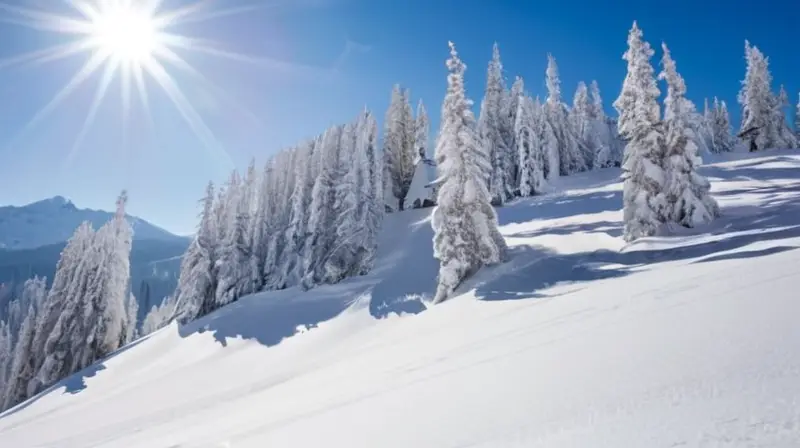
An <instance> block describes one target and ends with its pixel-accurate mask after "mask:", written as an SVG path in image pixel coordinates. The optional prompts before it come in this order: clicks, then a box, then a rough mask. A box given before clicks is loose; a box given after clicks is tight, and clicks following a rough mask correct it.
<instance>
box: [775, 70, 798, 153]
mask: <svg viewBox="0 0 800 448" xmlns="http://www.w3.org/2000/svg"><path fill="white" fill-rule="evenodd" d="M775 101H776V103H777V104H776V106H775V109H774V115H775V117H774V119H773V120H774V121H775V123H776V126H777V127H778V134H779V135H780V142H781V143H780V146H779V147H780V148H784V149H794V148H797V147H798V139H797V136H796V135H795V133H794V132H793V131H792V128H790V127H789V119H788V118H789V117H788V113H787V112H788V109H789V106H790V104H789V95H788V94H787V93H786V89H785V88H784V87H783V85H781V87H780V89H779V90H778V96H777V97H776V98H775Z"/></svg>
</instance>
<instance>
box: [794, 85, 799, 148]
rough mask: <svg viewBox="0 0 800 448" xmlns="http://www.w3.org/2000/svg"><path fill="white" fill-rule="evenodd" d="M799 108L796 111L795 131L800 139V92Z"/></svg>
mask: <svg viewBox="0 0 800 448" xmlns="http://www.w3.org/2000/svg"><path fill="white" fill-rule="evenodd" d="M797 98H798V100H797V108H796V109H795V112H794V132H795V134H797V138H798V139H800V94H798V95H797Z"/></svg>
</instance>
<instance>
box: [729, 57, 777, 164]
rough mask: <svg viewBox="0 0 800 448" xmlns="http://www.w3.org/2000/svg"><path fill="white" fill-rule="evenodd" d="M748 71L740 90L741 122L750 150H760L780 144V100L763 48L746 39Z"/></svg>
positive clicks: (741, 131) (741, 130) (742, 131)
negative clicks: (772, 88)
mask: <svg viewBox="0 0 800 448" xmlns="http://www.w3.org/2000/svg"><path fill="white" fill-rule="evenodd" d="M744 47H745V48H744V49H745V58H746V59H747V71H746V73H745V78H744V81H742V89H741V90H740V91H739V96H738V100H739V104H741V105H742V124H741V128H740V133H744V134H746V137H745V140H746V142H747V144H748V146H749V148H750V151H760V150H764V149H769V148H776V147H779V146H781V143H782V142H781V141H780V127H779V126H778V124H777V123H775V121H776V120H775V117H776V114H775V108H776V104H777V101H776V100H775V97H774V96H773V94H772V92H771V90H770V89H771V84H772V75H771V74H770V72H769V61H768V59H767V58H766V57H765V56H764V54H763V53H761V51H760V50H759V49H758V48H757V47H756V46H753V45H750V42H748V41H745V43H744Z"/></svg>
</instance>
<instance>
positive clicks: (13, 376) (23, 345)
mask: <svg viewBox="0 0 800 448" xmlns="http://www.w3.org/2000/svg"><path fill="white" fill-rule="evenodd" d="M46 297H47V280H46V279H44V278H40V277H35V278H33V279H30V280H27V281H26V282H25V284H24V285H23V287H22V296H21V297H20V299H19V301H20V304H21V305H22V306H23V309H24V310H25V311H24V319H23V321H22V325H21V326H20V329H19V333H18V334H17V335H16V337H15V338H14V339H15V341H14V350H13V353H11V355H12V356H11V358H10V359H9V361H10V363H9V364H10V365H9V370H8V373H7V378H8V382H7V383H6V386H5V388H0V389H5V393H4V396H3V397H2V398H3V399H4V400H3V403H2V406H1V407H0V409H8V408H10V407H11V406H14V405H16V404H17V403H20V402H22V401H23V400H25V399H26V398H28V397H30V396H31V395H30V392H29V390H28V383H29V382H30V381H31V380H32V379H33V378H34V376H35V375H36V367H37V365H38V364H41V361H39V359H38V358H39V357H40V356H41V353H39V352H34V351H33V341H34V339H35V335H36V331H37V328H36V324H37V322H38V315H39V312H40V311H41V310H42V307H43V304H44V301H45V298H46Z"/></svg>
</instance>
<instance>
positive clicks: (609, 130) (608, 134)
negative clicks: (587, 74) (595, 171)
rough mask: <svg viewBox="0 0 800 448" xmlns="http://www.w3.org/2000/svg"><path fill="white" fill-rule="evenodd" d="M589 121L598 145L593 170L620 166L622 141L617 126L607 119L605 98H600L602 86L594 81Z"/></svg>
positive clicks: (590, 91)
mask: <svg viewBox="0 0 800 448" xmlns="http://www.w3.org/2000/svg"><path fill="white" fill-rule="evenodd" d="M588 108H589V114H588V115H589V121H590V123H591V125H592V128H593V129H594V135H595V136H596V142H595V144H596V145H597V146H596V147H595V148H594V154H592V157H593V158H592V163H591V166H592V167H593V168H606V167H610V166H614V165H619V163H620V161H621V160H622V155H621V150H620V146H621V145H620V143H621V142H620V141H619V140H618V139H617V136H616V133H615V130H616V125H615V124H614V123H613V121H611V120H610V119H609V118H608V117H606V113H605V110H604V109H603V98H602V97H601V96H600V86H598V85H597V81H592V83H591V84H590V86H589V106H588Z"/></svg>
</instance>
